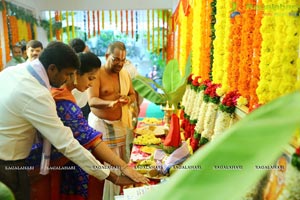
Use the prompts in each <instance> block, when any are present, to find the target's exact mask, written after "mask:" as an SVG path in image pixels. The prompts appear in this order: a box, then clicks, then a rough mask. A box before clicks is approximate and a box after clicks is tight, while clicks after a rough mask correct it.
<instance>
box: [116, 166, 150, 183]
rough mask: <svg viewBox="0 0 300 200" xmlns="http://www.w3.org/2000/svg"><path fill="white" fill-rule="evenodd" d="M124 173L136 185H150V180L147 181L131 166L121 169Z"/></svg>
mask: <svg viewBox="0 0 300 200" xmlns="http://www.w3.org/2000/svg"><path fill="white" fill-rule="evenodd" d="M121 171H122V173H123V174H125V175H126V176H128V177H130V178H131V179H132V180H134V181H135V182H136V183H148V182H149V179H147V178H146V177H145V176H144V175H142V174H140V173H139V172H137V171H135V170H134V169H133V168H131V167H129V166H125V167H123V168H122V169H121Z"/></svg>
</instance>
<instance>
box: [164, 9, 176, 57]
mask: <svg viewBox="0 0 300 200" xmlns="http://www.w3.org/2000/svg"><path fill="white" fill-rule="evenodd" d="M173 27H174V25H173V20H172V17H171V14H170V12H169V11H167V28H166V32H167V53H166V54H167V56H166V57H167V62H168V61H169V60H171V59H174V52H175V47H174V44H175V42H174V38H175V34H174V28H173Z"/></svg>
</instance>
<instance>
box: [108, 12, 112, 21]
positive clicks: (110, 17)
mask: <svg viewBox="0 0 300 200" xmlns="http://www.w3.org/2000/svg"><path fill="white" fill-rule="evenodd" d="M108 15H109V24H112V13H111V10H109V11H108Z"/></svg>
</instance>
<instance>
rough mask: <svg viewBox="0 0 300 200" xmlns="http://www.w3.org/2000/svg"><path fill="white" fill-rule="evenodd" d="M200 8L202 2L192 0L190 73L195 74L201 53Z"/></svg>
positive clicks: (198, 71) (197, 73) (198, 69)
mask: <svg viewBox="0 0 300 200" xmlns="http://www.w3.org/2000/svg"><path fill="white" fill-rule="evenodd" d="M201 10H202V3H201V1H194V4H193V15H194V16H193V25H192V26H193V30H192V36H193V37H192V52H193V54H192V66H193V68H192V73H193V74H196V75H200V63H201V60H200V57H201V56H200V55H201V51H200V48H201V45H202V43H201V42H202V40H201V32H202V28H203V27H202V25H201V21H202V20H201V17H202V15H201V14H199V13H201Z"/></svg>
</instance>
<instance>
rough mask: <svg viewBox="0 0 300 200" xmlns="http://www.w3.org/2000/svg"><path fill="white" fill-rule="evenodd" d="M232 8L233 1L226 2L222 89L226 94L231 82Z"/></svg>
mask: <svg viewBox="0 0 300 200" xmlns="http://www.w3.org/2000/svg"><path fill="white" fill-rule="evenodd" d="M231 6H232V2H231V1H226V4H225V26H224V27H225V32H224V43H223V45H224V47H223V48H224V50H225V52H224V56H223V59H224V60H223V63H222V71H223V75H222V82H221V84H222V88H223V89H224V91H225V92H227V91H228V90H229V82H228V67H229V55H230V54H231V52H230V51H229V47H230V45H231V41H230V30H231V26H232V25H231V20H230V17H228V16H230V12H231V9H232V8H231Z"/></svg>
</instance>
